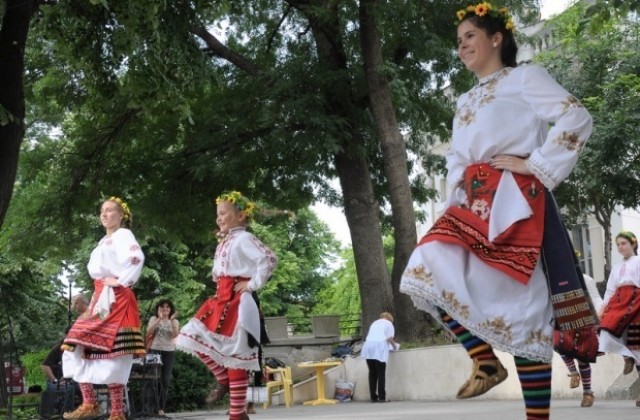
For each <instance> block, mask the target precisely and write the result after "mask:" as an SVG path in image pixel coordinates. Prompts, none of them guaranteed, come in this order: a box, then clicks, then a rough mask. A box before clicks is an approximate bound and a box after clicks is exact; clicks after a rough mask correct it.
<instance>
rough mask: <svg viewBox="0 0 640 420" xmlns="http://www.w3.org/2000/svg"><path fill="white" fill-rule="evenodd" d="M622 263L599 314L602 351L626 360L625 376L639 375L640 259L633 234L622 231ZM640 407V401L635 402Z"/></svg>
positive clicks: (609, 283)
mask: <svg viewBox="0 0 640 420" xmlns="http://www.w3.org/2000/svg"><path fill="white" fill-rule="evenodd" d="M616 246H617V248H618V253H620V255H621V256H622V262H620V263H618V264H616V265H615V266H614V267H613V268H612V269H611V273H609V279H608V280H607V290H606V291H605V293H604V298H603V299H602V301H603V305H602V309H601V310H600V313H599V315H600V351H602V352H605V353H616V354H619V355H621V356H623V357H624V359H625V365H624V370H623V373H624V374H625V375H628V374H629V373H631V372H633V367H634V366H635V368H636V370H637V371H638V373H639V374H640V299H638V298H637V296H638V292H640V257H638V238H637V237H636V235H635V234H634V233H633V232H630V231H622V232H620V233H619V234H618V235H617V236H616ZM636 405H637V406H638V407H640V399H639V400H637V401H636Z"/></svg>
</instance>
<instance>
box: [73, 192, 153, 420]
mask: <svg viewBox="0 0 640 420" xmlns="http://www.w3.org/2000/svg"><path fill="white" fill-rule="evenodd" d="M100 222H101V223H102V226H104V228H105V231H106V235H105V236H104V237H103V238H102V239H101V240H100V242H99V243H98V246H96V248H95V249H94V250H93V252H92V253H91V258H90V259H89V264H88V265H87V268H88V270H89V274H90V275H91V277H92V278H93V279H94V280H93V285H94V292H93V296H92V297H91V303H90V305H89V309H87V311H85V312H84V313H83V314H82V315H81V316H80V317H79V318H78V320H77V321H76V322H75V323H74V324H73V326H72V327H71V330H70V331H69V334H68V335H67V337H66V338H65V340H64V343H63V345H62V349H63V350H65V352H64V353H63V355H62V369H63V371H64V376H65V377H71V378H73V379H74V380H75V381H76V382H78V383H79V384H80V390H81V392H82V405H80V407H78V408H77V409H76V410H75V411H73V412H69V413H65V414H64V415H63V417H64V418H65V419H82V418H87V417H95V416H97V415H98V414H99V411H100V410H99V408H98V404H97V402H96V397H95V395H94V392H93V384H102V385H108V386H109V400H110V404H111V412H110V416H109V420H124V419H125V416H124V407H123V397H124V386H125V385H126V383H127V382H128V380H129V373H130V372H131V365H132V363H133V359H134V357H139V356H142V355H144V353H145V350H144V342H143V340H142V335H141V333H140V315H139V313H138V302H137V301H136V298H135V296H134V294H133V291H132V290H131V287H132V286H133V285H134V284H135V283H136V282H137V281H138V278H139V277H140V273H141V272H142V266H143V262H144V254H143V253H142V250H141V249H140V245H138V242H137V241H136V238H135V237H134V236H133V233H131V231H130V230H129V229H126V228H125V227H124V226H125V224H129V225H130V223H131V211H130V210H129V207H128V206H127V204H126V203H125V202H124V201H122V200H121V199H120V198H117V197H111V198H109V199H108V200H106V201H104V203H102V207H101V209H100Z"/></svg>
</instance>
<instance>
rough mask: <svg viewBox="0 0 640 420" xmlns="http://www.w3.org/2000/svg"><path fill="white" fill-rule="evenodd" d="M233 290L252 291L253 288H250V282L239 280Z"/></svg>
mask: <svg viewBox="0 0 640 420" xmlns="http://www.w3.org/2000/svg"><path fill="white" fill-rule="evenodd" d="M233 291H234V292H236V293H244V292H250V291H251V290H249V282H248V281H239V282H238V283H236V285H235V286H233Z"/></svg>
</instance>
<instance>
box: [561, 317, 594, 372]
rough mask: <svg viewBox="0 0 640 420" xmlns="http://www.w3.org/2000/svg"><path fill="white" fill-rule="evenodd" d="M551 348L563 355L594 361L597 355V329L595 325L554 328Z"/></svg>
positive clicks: (584, 360) (582, 360) (589, 361)
mask: <svg viewBox="0 0 640 420" xmlns="http://www.w3.org/2000/svg"><path fill="white" fill-rule="evenodd" d="M553 349H554V350H555V351H557V352H558V353H560V354H561V355H563V356H568V357H572V358H574V359H578V360H579V361H581V362H584V363H594V362H595V361H596V357H597V356H598V331H597V329H596V326H595V325H590V326H586V327H582V328H578V329H573V330H564V331H561V330H558V329H556V330H554V331H553Z"/></svg>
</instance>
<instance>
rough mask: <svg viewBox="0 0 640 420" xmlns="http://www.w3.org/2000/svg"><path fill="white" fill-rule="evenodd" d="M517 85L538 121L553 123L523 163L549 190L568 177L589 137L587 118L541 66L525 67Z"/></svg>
mask: <svg viewBox="0 0 640 420" xmlns="http://www.w3.org/2000/svg"><path fill="white" fill-rule="evenodd" d="M521 82H522V86H523V89H522V98H523V100H524V101H525V102H527V103H528V104H530V105H531V109H532V111H533V112H534V113H535V114H536V115H537V116H538V118H540V120H542V121H544V122H547V123H553V126H552V127H551V128H550V129H549V130H548V132H547V136H546V138H545V139H544V142H543V144H542V145H541V146H540V147H538V148H536V149H535V150H533V152H532V153H531V155H530V156H529V159H527V161H526V163H527V167H528V168H529V170H530V171H531V172H532V173H533V174H534V175H535V177H536V178H538V179H539V180H540V181H541V182H542V183H543V184H544V186H545V187H547V188H549V189H553V188H555V187H556V186H557V185H558V184H560V183H561V182H562V181H563V180H564V179H565V178H566V177H567V176H569V174H570V173H571V170H572V169H573V166H574V165H575V163H576V161H577V160H578V156H579V155H580V152H581V151H582V149H583V147H584V145H585V143H586V141H587V139H588V138H589V136H590V135H591V129H592V121H591V116H590V115H589V113H588V112H587V110H586V109H585V108H584V107H583V106H582V104H581V103H580V101H578V99H576V98H575V97H574V96H573V95H571V94H570V93H568V92H567V91H566V90H565V89H564V88H563V87H562V86H560V85H559V84H558V83H557V82H556V81H555V80H554V79H553V78H552V77H551V76H550V75H549V73H547V71H546V70H545V69H543V68H542V67H539V66H535V65H529V66H526V68H525V69H524V71H523V72H522V81H521Z"/></svg>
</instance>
